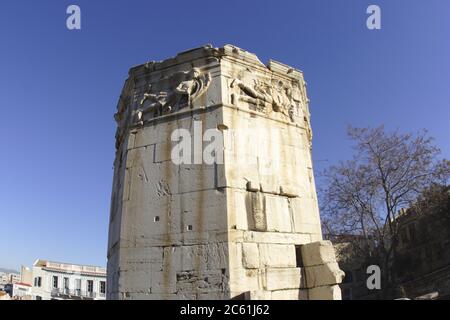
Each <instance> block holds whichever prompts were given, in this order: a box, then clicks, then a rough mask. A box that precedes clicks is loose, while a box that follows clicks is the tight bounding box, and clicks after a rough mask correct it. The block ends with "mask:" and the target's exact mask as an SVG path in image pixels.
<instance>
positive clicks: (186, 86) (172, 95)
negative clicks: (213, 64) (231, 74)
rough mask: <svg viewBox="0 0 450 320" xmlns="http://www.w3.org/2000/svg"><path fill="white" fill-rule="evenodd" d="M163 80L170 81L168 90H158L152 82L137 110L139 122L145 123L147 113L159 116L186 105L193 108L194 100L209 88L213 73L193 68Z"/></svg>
mask: <svg viewBox="0 0 450 320" xmlns="http://www.w3.org/2000/svg"><path fill="white" fill-rule="evenodd" d="M161 82H168V83H169V87H168V88H167V90H165V91H158V90H156V89H155V88H154V86H153V85H151V84H150V85H149V86H148V89H147V91H146V92H145V93H144V95H143V97H142V99H141V101H140V103H139V106H140V107H139V108H138V109H137V110H136V112H135V114H136V121H137V122H138V123H141V124H142V123H143V120H144V116H145V115H146V114H151V117H158V116H162V115H165V114H169V113H171V112H175V111H178V110H180V109H183V108H186V107H189V108H192V107H193V102H194V101H195V100H196V99H197V98H198V97H199V96H201V95H202V94H203V93H204V92H205V91H206V89H207V88H208V86H209V83H210V82H211V75H210V74H209V73H202V72H200V70H199V69H198V68H193V69H191V70H189V71H184V72H177V73H175V74H173V75H171V76H170V77H169V78H166V79H162V80H161Z"/></svg>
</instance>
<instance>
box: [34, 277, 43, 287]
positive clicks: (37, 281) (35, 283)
mask: <svg viewBox="0 0 450 320" xmlns="http://www.w3.org/2000/svg"><path fill="white" fill-rule="evenodd" d="M41 279H42V278H41V277H36V278H34V286H35V287H40V286H41Z"/></svg>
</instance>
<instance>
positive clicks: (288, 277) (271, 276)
mask: <svg viewBox="0 0 450 320" xmlns="http://www.w3.org/2000/svg"><path fill="white" fill-rule="evenodd" d="M264 286H265V288H266V290H271V291H272V290H285V289H300V288H304V278H303V275H302V272H301V269H300V268H270V269H266V272H265V283H264Z"/></svg>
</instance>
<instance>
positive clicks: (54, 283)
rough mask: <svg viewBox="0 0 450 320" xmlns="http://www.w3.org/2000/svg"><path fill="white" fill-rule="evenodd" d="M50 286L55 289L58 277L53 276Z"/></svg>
mask: <svg viewBox="0 0 450 320" xmlns="http://www.w3.org/2000/svg"><path fill="white" fill-rule="evenodd" d="M52 285H53V286H52V288H54V289H57V288H58V277H57V276H53V282H52Z"/></svg>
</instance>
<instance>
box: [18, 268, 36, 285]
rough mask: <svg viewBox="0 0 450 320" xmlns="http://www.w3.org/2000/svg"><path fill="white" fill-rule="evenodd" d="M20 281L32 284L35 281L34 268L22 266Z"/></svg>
mask: <svg viewBox="0 0 450 320" xmlns="http://www.w3.org/2000/svg"><path fill="white" fill-rule="evenodd" d="M20 282H21V283H26V284H29V285H31V284H32V283H33V270H32V269H31V268H29V267H25V266H21V267H20Z"/></svg>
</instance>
